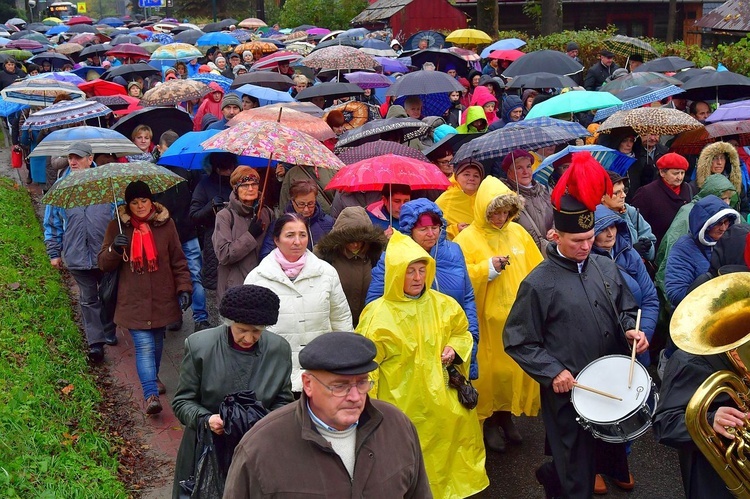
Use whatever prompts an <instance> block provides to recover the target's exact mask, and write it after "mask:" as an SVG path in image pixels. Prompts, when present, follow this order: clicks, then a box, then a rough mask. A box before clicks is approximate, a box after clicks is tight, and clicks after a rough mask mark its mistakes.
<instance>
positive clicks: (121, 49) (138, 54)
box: [106, 43, 151, 60]
mask: <svg viewBox="0 0 750 499" xmlns="http://www.w3.org/2000/svg"><path fill="white" fill-rule="evenodd" d="M106 55H111V56H114V57H118V58H120V59H136V60H148V59H149V58H150V57H151V54H150V53H149V52H148V50H146V49H144V48H141V47H140V46H139V45H135V44H134V43H120V44H119V45H116V46H114V47H112V48H111V49H109V50H108V51H107V52H106Z"/></svg>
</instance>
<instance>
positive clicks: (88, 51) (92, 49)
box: [74, 43, 112, 58]
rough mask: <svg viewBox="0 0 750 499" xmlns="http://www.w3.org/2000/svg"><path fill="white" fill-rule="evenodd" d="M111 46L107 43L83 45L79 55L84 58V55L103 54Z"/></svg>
mask: <svg viewBox="0 0 750 499" xmlns="http://www.w3.org/2000/svg"><path fill="white" fill-rule="evenodd" d="M74 45H78V44H77V43H76V44H74ZM78 46H79V47H80V46H81V45H78ZM111 48H112V46H111V45H109V44H107V45H105V44H103V43H96V44H94V45H89V46H88V47H84V48H83V49H82V50H81V53H80V54H79V57H81V58H84V57H89V56H93V55H98V56H103V55H104V54H106V53H107V51H108V50H110V49H111Z"/></svg>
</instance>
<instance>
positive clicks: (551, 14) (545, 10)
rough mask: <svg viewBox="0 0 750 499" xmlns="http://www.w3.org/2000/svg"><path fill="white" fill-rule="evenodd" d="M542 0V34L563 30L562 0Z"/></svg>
mask: <svg viewBox="0 0 750 499" xmlns="http://www.w3.org/2000/svg"><path fill="white" fill-rule="evenodd" d="M541 2H542V24H541V30H540V31H541V34H542V36H546V35H551V34H553V33H559V32H560V31H562V3H561V2H560V0H541Z"/></svg>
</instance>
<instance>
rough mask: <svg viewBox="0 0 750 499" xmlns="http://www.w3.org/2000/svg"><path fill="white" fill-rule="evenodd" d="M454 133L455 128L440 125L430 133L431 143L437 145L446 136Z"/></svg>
mask: <svg viewBox="0 0 750 499" xmlns="http://www.w3.org/2000/svg"><path fill="white" fill-rule="evenodd" d="M455 133H456V129H455V128H453V127H452V126H450V125H446V124H442V125H440V126H439V127H437V128H436V129H435V131H433V132H432V141H433V142H434V143H435V144H437V143H438V142H440V141H441V140H443V138H444V137H445V136H446V135H453V134H455Z"/></svg>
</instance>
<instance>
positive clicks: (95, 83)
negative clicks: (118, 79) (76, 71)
mask: <svg viewBox="0 0 750 499" xmlns="http://www.w3.org/2000/svg"><path fill="white" fill-rule="evenodd" d="M78 88H80V89H81V90H83V91H84V92H86V95H87V96H88V97H91V96H93V95H99V96H106V95H127V93H128V92H127V90H125V87H123V86H122V85H120V84H118V83H114V82H111V81H107V80H102V79H101V78H97V79H96V80H91V81H87V82H84V83H79V84H78Z"/></svg>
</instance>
